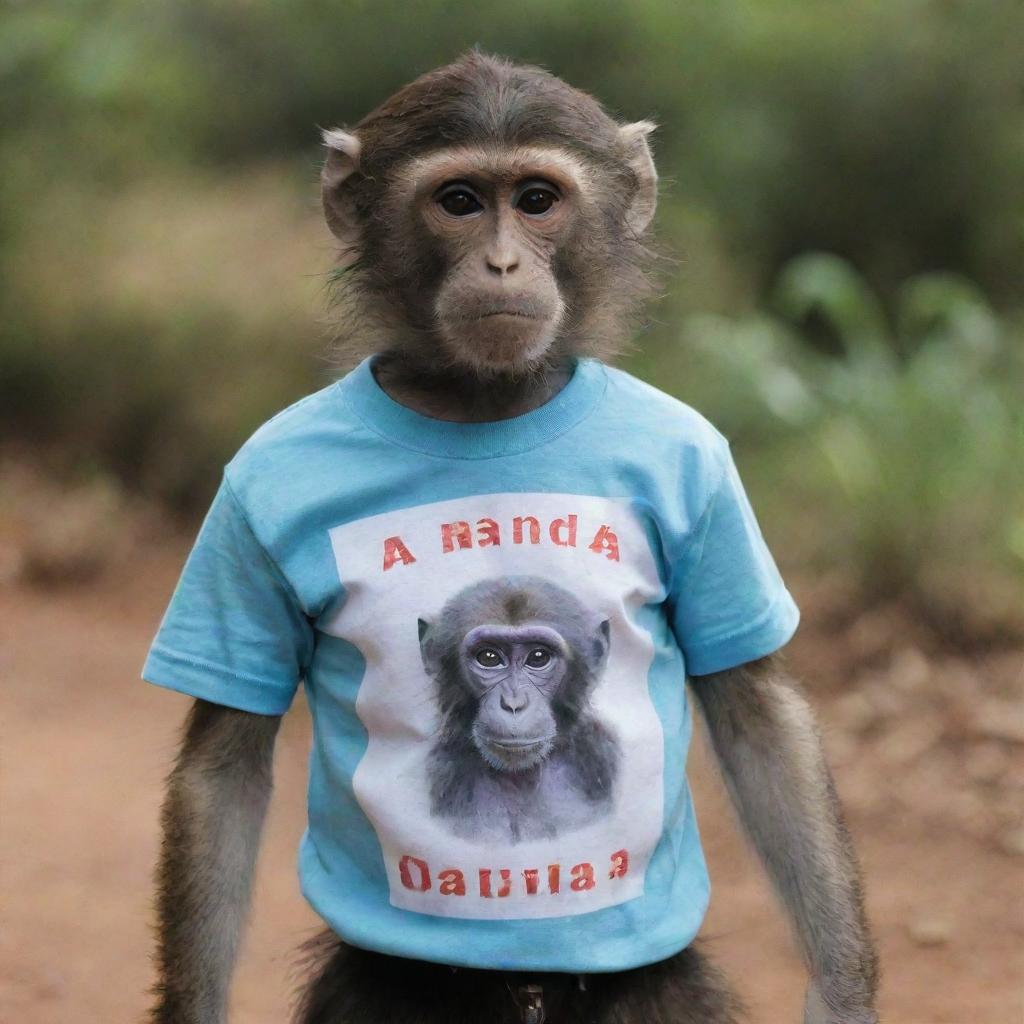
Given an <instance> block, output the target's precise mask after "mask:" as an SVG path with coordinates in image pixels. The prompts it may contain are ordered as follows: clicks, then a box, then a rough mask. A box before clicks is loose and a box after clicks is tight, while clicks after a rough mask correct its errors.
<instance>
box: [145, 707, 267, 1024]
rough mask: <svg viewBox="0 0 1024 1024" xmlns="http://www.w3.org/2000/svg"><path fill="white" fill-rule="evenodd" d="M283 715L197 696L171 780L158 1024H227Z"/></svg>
mask: <svg viewBox="0 0 1024 1024" xmlns="http://www.w3.org/2000/svg"><path fill="white" fill-rule="evenodd" d="M280 722H281V719H280V716H269V715H256V714H251V713H250V712H247V711H236V710H235V709H233V708H227V707H222V706H220V705H218V704H211V703H208V702H207V701H203V700H197V701H196V702H195V704H193V706H192V709H191V711H190V712H189V716H188V720H187V722H186V725H185V735H184V739H183V741H182V744H181V749H180V751H179V753H178V758H177V761H176V763H175V765H174V769H173V770H172V772H171V775H170V778H169V780H168V786H167V794H166V797H165V799H164V804H163V812H162V824H163V846H162V850H161V855H160V863H159V867H158V869H157V929H158V930H157V953H156V965H157V983H156V987H155V990H154V991H155V993H156V996H157V1003H156V1006H155V1007H154V1009H153V1012H152V1016H151V1020H152V1024H221V1022H222V1021H224V1020H225V1019H226V1013H227V999H228V988H229V985H230V981H231V974H232V971H233V969H234V965H235V956H236V953H237V951H238V942H239V938H240V936H241V932H242V925H243V923H244V920H245V916H246V913H247V911H248V907H249V897H250V892H251V886H252V876H253V868H254V866H255V863H256V852H257V849H258V847H259V840H260V833H261V831H262V827H263V819H264V817H265V813H266V809H267V802H268V800H269V798H270V790H271V766H272V758H273V752H274V740H275V738H276V736H277V729H278V726H279V725H280Z"/></svg>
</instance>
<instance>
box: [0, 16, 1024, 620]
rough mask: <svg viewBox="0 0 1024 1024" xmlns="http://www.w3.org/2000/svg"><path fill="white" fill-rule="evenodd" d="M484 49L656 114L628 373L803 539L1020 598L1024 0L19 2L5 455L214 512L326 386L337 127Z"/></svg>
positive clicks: (876, 570) (868, 571)
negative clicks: (326, 197) (654, 300)
mask: <svg viewBox="0 0 1024 1024" xmlns="http://www.w3.org/2000/svg"><path fill="white" fill-rule="evenodd" d="M473 44H479V45H481V46H483V47H484V48H486V49H490V50H493V51H496V52H500V53H503V54H507V55H509V56H511V57H514V58H518V59H521V60H526V61H533V62H539V63H542V64H544V65H546V66H547V67H549V68H551V69H552V70H553V71H555V72H556V73H558V74H560V75H561V76H563V77H565V78H566V79H568V80H570V81H571V82H573V83H574V84H577V85H579V86H581V87H583V88H586V89H588V90H590V91H592V92H593V93H595V94H596V95H597V96H598V97H599V98H601V99H602V100H603V101H604V102H605V103H606V105H607V106H608V107H609V108H610V109H611V110H612V111H613V112H614V113H616V114H617V115H619V116H621V117H622V118H630V119H635V118H639V117H653V118H654V119H655V120H656V121H658V123H659V124H660V125H661V128H660V130H659V132H658V133H657V135H656V137H655V142H656V149H657V158H658V163H659V166H660V168H661V172H662V174H663V177H664V189H663V201H662V206H661V209H660V211H659V217H658V225H659V229H660V232H661V235H662V238H663V239H664V241H665V242H666V243H667V245H668V247H669V248H670V249H671V250H672V251H673V252H674V253H675V254H676V255H677V256H678V257H679V262H678V264H677V265H675V266H674V268H673V269H672V271H671V273H670V274H669V279H668V281H667V287H666V292H667V294H666V297H665V298H664V299H663V300H662V301H661V302H660V303H658V304H657V305H656V307H655V308H654V309H653V310H652V323H651V325H650V326H649V327H648V328H647V329H646V330H645V331H644V332H643V333H642V334H641V336H640V337H639V338H638V339H637V341H638V345H637V347H636V352H635V354H634V355H632V356H631V357H630V360H629V363H630V366H631V368H632V369H634V370H635V371H636V372H639V373H641V374H642V375H644V376H646V377H648V378H649V379H652V380H654V381H656V382H657V383H659V385H661V386H663V387H667V388H668V389H670V390H672V391H674V392H675V393H676V394H678V395H680V397H682V398H684V399H685V400H686V401H689V402H690V403H691V404H693V405H695V406H696V407H697V408H699V409H701V411H703V412H704V413H705V414H707V415H708V416H709V417H711V418H712V419H713V420H714V421H715V422H716V423H717V424H718V425H719V426H720V427H721V428H722V429H723V430H724V431H725V432H726V433H727V434H728V435H729V436H730V437H731V438H732V439H733V443H734V447H735V448H736V451H737V454H738V456H739V458H740V461H741V463H742V464H743V468H744V472H745V475H746V476H747V478H748V479H749V481H750V487H751V490H752V491H753V492H754V497H755V502H756V503H757V504H758V508H759V511H761V513H762V518H763V519H764V521H765V523H766V528H767V532H768V533H769V535H770V536H771V538H772V540H773V543H777V544H778V545H780V546H781V547H782V549H783V550H784V552H785V557H786V559H787V560H788V561H790V562H797V563H801V564H804V565H806V566H809V567H813V568H815V569H816V570H821V571H825V570H827V569H829V568H830V567H834V566H841V567H845V568H846V571H850V570H851V568H853V567H855V572H856V574H857V577H858V579H859V582H860V585H861V586H862V587H863V588H864V590H865V593H870V594H878V593H884V594H898V595H911V596H913V597H914V598H915V599H919V600H920V601H921V602H922V604H923V606H924V607H927V608H929V609H931V610H933V611H941V610H942V609H943V608H945V607H946V606H948V605H950V604H951V603H960V604H962V603H963V595H964V594H966V593H970V594H971V595H974V593H975V591H976V590H977V589H978V587H979V586H980V585H981V584H982V583H984V589H985V591H986V594H987V596H986V597H985V599H984V601H982V603H984V602H985V601H989V602H990V601H991V600H992V595H993V594H997V593H998V594H1000V595H1003V596H1002V597H999V598H997V599H996V600H995V603H996V604H997V605H1000V607H1013V606H1014V605H1015V604H1016V606H1017V607H1019V606H1020V603H1021V602H1020V598H1019V584H1020V573H1021V568H1022V566H1024V503H1022V497H1024V481H1022V475H1024V428H1022V419H1021V416H1022V413H1021V404H1022V403H1021V385H1022V380H1024V375H1022V365H1021V360H1022V354H1021V346H1022V340H1024V318H1022V316H1021V304H1022V298H1021V289H1020V280H1021V267H1022V258H1024V5H1021V4H1019V3H1017V2H1014V0H1001V2H1000V0H888V2H880V0H721V2H711V0H700V2H694V3H690V4H679V3H676V2H674V0H646V2H618V3H611V2H607V0H596V2H595V0H588V2H586V3H584V2H582V0H564V2H560V3H557V4H551V3H542V2H540V0H520V2H519V3H517V4H514V5H508V4H501V5H499V4H495V3H483V4H456V3H451V2H440V0H419V2H404V3H394V2H390V0H387V2H374V3H371V2H369V0H334V2H332V3H323V2H321V0H290V2H289V3H287V4H286V3H282V2H268V0H232V2H227V0H207V2H203V3H199V2H194V0H175V2H171V0H147V2H138V0H135V2H127V0H67V2H64V3H59V4H57V3H50V4H47V3H41V2H36V3H26V2H20V3H17V2H14V3H8V4H7V5H6V6H4V7H3V8H2V11H0V313H2V317H0V365H2V374H0V431H2V433H3V436H4V438H5V439H6V441H7V443H8V444H12V445H17V446H19V448H21V449H26V448H27V449H29V450H31V451H32V452H33V453H34V456H33V457H38V458H39V459H41V460H43V461H45V462H46V464H47V465H48V466H49V467H50V468H51V469H52V470H53V471H54V472H57V473H60V474H65V475H67V474H71V475H79V476H82V475H85V476H88V475H104V476H108V477H113V478H114V479H116V480H117V481H119V482H120V486H123V487H125V488H128V489H130V490H133V491H139V492H142V493H143V494H146V495H148V496H151V497H152V498H154V499H156V500H158V501H160V502H163V503H165V504H166V505H168V506H170V507H172V508H175V509H180V510H183V511H189V510H191V511H192V512H195V511H196V510H198V509H200V508H202V506H203V505H204V504H205V502H206V501H207V499H208V496H209V494H210V489H211V486H212V484H213V482H214V481H215V479H216V476H217V474H218V472H219V468H220V466H221V465H222V463H223V462H224V460H225V459H226V458H228V457H229V456H230V454H231V452H232V451H233V450H234V448H235V447H236V446H237V444H238V443H239V442H240V441H241V439H242V438H244V436H245V435H246V434H247V433H248V432H249V431H250V430H251V429H252V428H253V427H254V426H255V425H256V424H257V423H258V422H260V421H261V420H262V419H264V418H265V417H266V416H268V415H269V414H270V413H272V412H273V411H275V410H276V409H277V408H279V407H281V406H282V405H284V404H286V403H287V402H289V401H291V400H293V399H294V398H296V397H298V396H299V395H301V394H303V393H305V392H307V391H309V390H311V389H313V388H315V387H318V386H320V385H321V384H323V383H324V382H326V381H327V380H328V379H329V377H330V375H331V373H332V372H333V371H332V367H331V364H330V359H329V353H328V340H327V339H328V337H329V330H328V329H327V327H326V325H325V323H324V322H323V319H322V317H323V313H324V309H325V298H324V294H323V293H324V285H325V280H326V273H327V271H328V269H329V266H330V260H331V246H330V242H329V238H328V236H327V234H326V232H325V231H324V229H323V228H322V227H321V225H320V222H319V216H318V212H317V208H316V173H317V167H318V162H319V157H320V154H319V149H318V134H317V126H318V125H320V126H329V125H334V124H345V123H352V122H354V121H356V120H357V119H358V118H359V117H360V116H361V115H362V114H363V113H365V112H366V111H367V110H369V109H370V108H371V107H372V106H374V105H375V104H376V103H378V102H379V101H380V100H381V99H382V98H384V97H385V96H386V95H388V94H389V93H390V92H391V91H393V90H394V89H395V88H397V87H398V86H399V85H401V84H402V83H403V82H405V81H407V80H408V79H409V78H411V77H413V76H414V75H416V74H418V73H419V72H422V71H424V70H427V69H428V68H430V67H433V66H435V65H437V64H439V63H442V62H444V61H447V60H450V59H451V58H452V57H454V56H455V55H456V54H458V53H459V52H460V51H462V50H463V49H465V48H466V47H468V46H470V45H473ZM954 599H955V600H954ZM973 600H974V597H973V596H972V601H973ZM979 600H981V599H979ZM1000 615H1001V613H1000Z"/></svg>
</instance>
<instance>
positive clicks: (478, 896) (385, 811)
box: [326, 494, 683, 919]
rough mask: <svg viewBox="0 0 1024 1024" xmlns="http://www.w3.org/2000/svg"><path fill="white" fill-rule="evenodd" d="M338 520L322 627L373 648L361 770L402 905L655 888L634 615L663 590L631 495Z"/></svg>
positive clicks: (569, 899) (658, 795) (504, 902)
mask: <svg viewBox="0 0 1024 1024" xmlns="http://www.w3.org/2000/svg"><path fill="white" fill-rule="evenodd" d="M330 537H331V543H332V547H333V551H334V555H335V559H336V562H337V568H338V574H339V578H340V580H341V582H342V584H343V585H344V587H345V590H346V599H345V602H344V604H343V606H342V608H341V610H340V611H339V613H338V615H337V616H336V618H335V619H334V620H333V621H332V622H331V623H330V624H328V626H327V627H326V628H327V631H328V632H329V633H331V634H333V635H336V636H339V637H342V638H344V639H345V640H347V641H349V642H350V643H352V644H354V645H355V646H356V647H357V648H358V649H359V651H360V652H361V653H362V655H363V657H364V658H365V660H366V672H365V675H364V678H363V680H362V683H361V685H360V689H359V694H358V697H357V700H356V712H357V714H358V715H359V718H360V720H361V721H362V723H363V725H364V726H365V728H366V731H367V734H368V737H369V739H368V746H367V749H366V753H365V755H364V756H363V758H362V759H361V761H360V762H359V765H358V766H357V768H356V772H355V776H354V779H353V787H354V791H355V794H356V798H357V799H358V801H359V803H360V806H361V807H362V809H363V811H364V812H365V813H366V815H367V817H368V819H369V820H370V822H371V823H372V824H373V827H374V829H375V830H376V833H377V836H378V839H379V841H380V845H381V849H382V851H383V855H384V862H385V866H386V870H387V877H388V883H389V887H390V900H391V903H392V904H393V905H394V906H396V907H400V908H403V909H405V910H411V911H416V912H419V913H424V914H434V915H441V916H445V917H464V918H481V919H508V918H545V917H563V916H568V915H573V914H580V913H587V912H590V911H593V910H599V909H601V908H604V907H608V906H612V905H615V904H618V903H622V902H624V901H626V900H629V899H633V898H634V897H636V896H639V895H641V893H642V891H643V886H644V875H645V871H646V869H647V865H648V862H649V860H650V858H651V855H652V853H653V851H654V847H655V845H656V843H657V842H658V839H659V837H660V834H661V829H662V818H663V804H664V791H663V786H664V780H663V761H664V738H663V735H662V729H661V723H660V720H659V719H658V716H657V713H656V711H655V709H654V706H653V704H652V702H651V699H650V696H649V693H648V684H647V673H648V669H649V667H650V664H651V660H652V657H653V643H652V640H651V637H650V635H649V634H648V632H647V631H646V630H645V629H643V628H642V627H640V626H638V625H637V622H636V613H637V612H638V610H639V609H640V608H641V607H642V606H643V605H645V604H648V603H651V602H653V601H659V600H661V598H662V596H663V588H662V586H661V584H660V581H659V578H658V573H657V568H656V566H655V563H654V560H653V557H652V555H651V551H650V548H649V545H648V541H647V537H646V535H645V533H644V529H643V526H642V524H641V523H640V521H639V520H638V519H637V517H636V514H635V513H634V512H633V510H632V508H631V507H630V504H629V502H628V501H624V500H613V499H605V498H597V497H590V496H582V495H571V494H492V495H486V496H479V497H472V498H465V499H458V500H454V501H444V502H437V503H433V504H429V505H421V506H418V507H416V508H410V509H402V510H400V511H397V512H391V513H386V514H383V515H379V516H373V517H370V518H367V519H361V520H358V521H356V522H352V523H347V524H345V525H343V526H338V527H335V528H334V529H332V530H331V531H330ZM682 685H683V680H682V679H680V686H682Z"/></svg>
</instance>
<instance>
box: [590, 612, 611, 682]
mask: <svg viewBox="0 0 1024 1024" xmlns="http://www.w3.org/2000/svg"><path fill="white" fill-rule="evenodd" d="M611 632H612V626H611V622H610V621H609V620H608V619H605V620H604V621H603V622H601V624H600V625H599V626H598V627H597V633H596V635H595V636H594V658H593V663H592V664H591V671H592V672H593V674H594V675H595V676H596V675H597V674H598V673H599V672H600V671H601V670H602V669H603V668H604V663H605V662H606V661H607V660H608V648H609V647H610V646H611Z"/></svg>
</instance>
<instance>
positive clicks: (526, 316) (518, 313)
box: [477, 309, 541, 320]
mask: <svg viewBox="0 0 1024 1024" xmlns="http://www.w3.org/2000/svg"><path fill="white" fill-rule="evenodd" d="M495 316H511V317H516V318H517V319H519V320H540V319H541V317H539V316H535V315H534V314H533V313H524V312H523V311H522V310H520V309H489V310H488V311H487V312H486V313H481V314H480V315H479V316H478V317H477V319H478V320H489V319H490V318H491V317H495Z"/></svg>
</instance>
